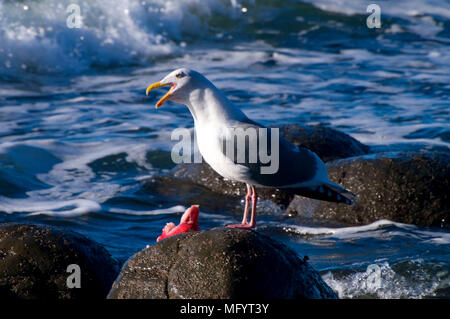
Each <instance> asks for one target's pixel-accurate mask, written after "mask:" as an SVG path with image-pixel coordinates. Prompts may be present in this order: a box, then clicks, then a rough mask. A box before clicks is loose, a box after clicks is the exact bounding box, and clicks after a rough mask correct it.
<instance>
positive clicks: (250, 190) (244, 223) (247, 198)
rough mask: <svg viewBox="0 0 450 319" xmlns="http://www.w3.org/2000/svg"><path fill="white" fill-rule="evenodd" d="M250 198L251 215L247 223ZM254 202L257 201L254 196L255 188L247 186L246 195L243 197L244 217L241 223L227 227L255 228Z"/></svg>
mask: <svg viewBox="0 0 450 319" xmlns="http://www.w3.org/2000/svg"><path fill="white" fill-rule="evenodd" d="M250 198H251V199H252V214H251V217H250V223H248V221H247V219H248V211H249V203H250ZM256 201H257V195H256V190H255V187H254V186H250V185H248V184H247V195H246V196H245V209H244V217H243V219H242V223H240V224H234V225H227V227H230V228H253V227H255V225H256V222H255V211H256Z"/></svg>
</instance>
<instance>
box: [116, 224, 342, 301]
mask: <svg viewBox="0 0 450 319" xmlns="http://www.w3.org/2000/svg"><path fill="white" fill-rule="evenodd" d="M108 298H111V299H116V298H118V299H122V298H139V299H140V298H164V299H166V298H170V299H172V298H194V299H195V298H214V299H216V298H269V299H271V298H281V299H288V298H336V295H335V293H334V292H333V291H332V289H331V288H330V287H328V286H327V285H326V284H325V282H324V281H323V280H322V278H321V277H320V275H319V274H318V273H317V272H316V271H315V270H314V269H313V268H312V267H311V266H310V265H309V264H308V263H307V262H306V261H304V260H301V259H299V258H298V257H297V255H296V254H295V252H293V251H292V250H291V249H289V248H287V247H286V246H284V245H282V244H280V243H278V242H276V241H274V240H272V239H271V238H269V237H267V236H264V235H260V234H258V233H257V232H255V231H249V230H240V229H230V228H214V229H212V230H208V231H199V232H193V233H183V234H180V235H177V236H173V237H170V238H167V239H165V240H162V241H160V242H159V243H157V244H155V245H154V246H152V247H150V248H147V249H144V250H142V251H140V252H138V253H137V254H135V255H134V256H133V257H132V258H130V259H129V260H128V262H127V263H126V264H125V266H124V267H123V268H122V270H121V273H120V275H119V277H118V278H117V280H116V281H115V282H114V284H113V287H112V289H111V291H110V293H109V295H108Z"/></svg>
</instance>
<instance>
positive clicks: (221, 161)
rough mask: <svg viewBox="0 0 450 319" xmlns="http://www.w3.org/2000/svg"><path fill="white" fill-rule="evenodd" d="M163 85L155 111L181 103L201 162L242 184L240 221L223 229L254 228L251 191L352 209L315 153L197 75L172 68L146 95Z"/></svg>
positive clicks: (347, 195) (346, 194)
mask: <svg viewBox="0 0 450 319" xmlns="http://www.w3.org/2000/svg"><path fill="white" fill-rule="evenodd" d="M164 86H170V89H169V91H168V92H167V93H166V94H165V95H164V96H163V97H162V98H161V99H160V100H159V101H158V102H157V103H156V108H159V107H160V106H161V105H163V103H164V102H165V101H167V100H171V101H174V102H176V103H180V104H184V105H186V106H187V107H188V109H189V111H190V112H191V114H192V117H193V118H194V126H195V134H196V137H197V144H198V148H199V151H200V153H201V154H202V157H203V159H204V160H205V161H206V162H207V163H208V164H209V165H210V166H211V167H212V168H213V169H214V170H215V171H216V172H217V173H218V174H220V175H221V176H222V177H224V178H225V179H228V180H233V181H238V182H243V183H245V184H246V185H247V195H246V196H245V208H244V214H243V218H242V222H241V223H240V224H233V225H228V226H227V227H231V228H244V229H250V228H254V227H255V226H256V218H255V215H256V204H257V200H258V195H257V192H256V187H269V188H288V189H292V190H293V191H294V193H295V194H297V195H301V196H305V197H309V198H314V199H319V200H325V201H330V202H337V203H344V204H348V205H354V201H355V200H356V199H357V198H358V197H357V196H356V195H355V194H353V193H352V192H350V191H348V190H346V189H345V188H343V187H342V186H340V185H338V184H335V183H333V182H331V181H330V180H329V179H328V171H327V169H326V166H325V164H324V163H323V161H322V160H321V159H320V158H319V156H318V155H317V154H315V153H314V152H312V151H310V150H309V149H307V148H305V147H302V146H300V147H297V146H296V145H294V144H292V143H290V142H288V141H287V140H285V139H284V138H283V137H281V136H279V135H278V134H277V133H278V129H276V128H267V127H265V126H263V125H261V124H258V123H256V122H254V121H252V120H251V119H249V118H248V117H247V116H246V115H245V114H244V113H243V112H242V111H241V109H240V108H238V107H237V106H235V105H234V104H233V103H232V102H231V101H230V100H228V98H227V97H226V96H225V95H224V94H223V93H222V92H221V91H220V90H219V89H218V88H216V87H215V86H214V84H212V83H211V82H210V81H209V80H208V79H207V78H206V77H205V76H203V75H202V74H201V73H199V72H197V71H194V70H190V69H187V68H180V69H177V70H175V71H173V72H171V73H169V74H168V75H167V76H166V77H164V78H163V79H162V80H161V81H159V82H156V83H154V84H152V85H150V86H148V88H147V90H146V95H148V94H149V92H150V91H152V90H154V89H157V88H160V87H164ZM269 154H270V155H269ZM269 160H270V163H269ZM250 201H251V215H250V220H248V219H249V216H248V215H249V210H250Z"/></svg>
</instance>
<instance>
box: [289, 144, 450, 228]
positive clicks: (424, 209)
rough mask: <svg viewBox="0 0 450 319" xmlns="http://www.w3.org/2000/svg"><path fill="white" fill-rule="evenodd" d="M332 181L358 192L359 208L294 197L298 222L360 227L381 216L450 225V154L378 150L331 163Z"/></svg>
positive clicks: (404, 221)
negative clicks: (374, 152) (320, 222)
mask: <svg viewBox="0 0 450 319" xmlns="http://www.w3.org/2000/svg"><path fill="white" fill-rule="evenodd" d="M327 168H328V172H329V177H330V180H332V181H334V182H336V183H339V184H340V185H342V186H344V187H345V188H347V189H349V190H350V191H352V192H353V193H355V194H357V195H359V200H358V201H357V202H356V205H355V206H347V205H337V204H335V203H328V202H323V201H317V200H313V199H308V198H303V197H299V196H296V197H295V199H294V200H293V201H292V202H291V204H290V205H289V207H288V209H287V212H288V213H290V214H297V219H298V222H301V223H304V222H313V223H317V222H319V221H329V222H334V223H338V224H345V225H361V224H367V223H372V222H374V221H376V220H379V219H389V220H391V221H396V222H401V223H408V224H414V225H418V226H433V227H443V228H449V227H450V226H449V225H450V224H449V216H450V192H449V189H450V156H449V155H448V154H440V153H380V154H376V155H366V156H361V157H355V158H351V159H342V160H337V161H334V162H330V163H327Z"/></svg>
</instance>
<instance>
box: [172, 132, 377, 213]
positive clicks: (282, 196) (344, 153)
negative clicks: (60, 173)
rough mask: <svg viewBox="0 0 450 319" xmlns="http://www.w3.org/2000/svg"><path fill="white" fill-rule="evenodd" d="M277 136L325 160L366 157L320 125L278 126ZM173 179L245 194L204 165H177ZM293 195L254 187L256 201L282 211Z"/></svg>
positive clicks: (342, 136) (342, 135)
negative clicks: (262, 201) (269, 204)
mask: <svg viewBox="0 0 450 319" xmlns="http://www.w3.org/2000/svg"><path fill="white" fill-rule="evenodd" d="M280 135H281V136H283V137H285V138H286V139H287V140H289V141H290V142H292V143H294V144H296V145H298V146H299V145H302V146H305V147H307V148H309V149H310V150H312V151H313V152H316V153H317V155H319V157H321V158H322V159H323V160H325V161H327V160H330V159H336V158H343V157H349V156H356V155H361V154H367V152H368V151H369V147H368V146H366V145H364V144H361V143H360V142H358V141H357V140H355V139H354V138H352V137H351V136H349V135H347V134H345V133H342V132H339V131H336V130H333V129H331V128H327V127H323V126H304V127H300V126H298V125H288V126H282V127H280ZM173 176H175V177H176V178H178V179H180V180H186V181H189V182H192V183H196V184H199V185H203V186H205V187H206V188H208V189H210V190H212V191H214V192H217V193H220V194H224V195H228V196H235V197H239V198H241V197H243V196H245V194H246V193H247V188H246V186H245V184H244V183H241V182H234V181H229V180H225V179H224V178H223V177H222V176H220V175H219V174H217V173H216V172H215V171H214V170H213V169H212V168H211V167H210V166H209V165H208V164H207V163H205V162H203V163H201V164H187V163H186V164H180V165H178V166H176V167H175V168H174V170H173ZM294 195H295V191H293V190H288V189H278V188H258V197H259V199H263V200H270V201H272V202H274V203H275V204H277V205H280V206H281V207H284V208H286V207H287V206H288V205H289V203H290V202H291V200H292V199H293V198H294Z"/></svg>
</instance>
